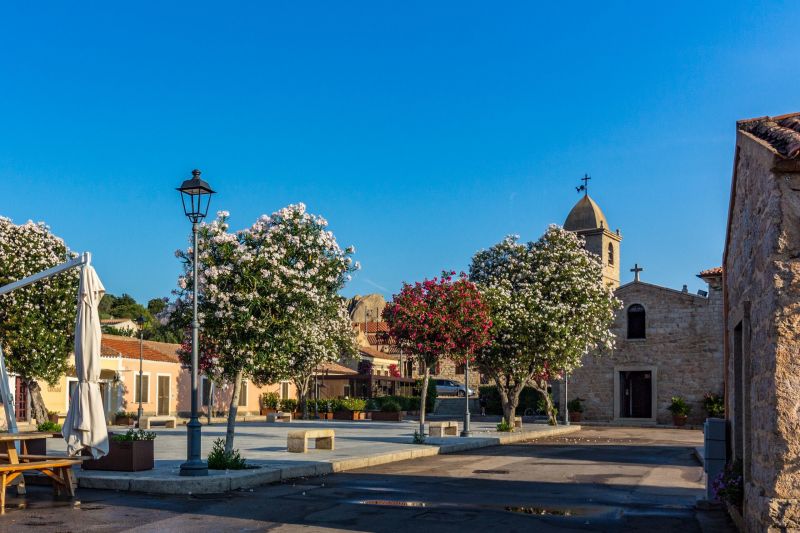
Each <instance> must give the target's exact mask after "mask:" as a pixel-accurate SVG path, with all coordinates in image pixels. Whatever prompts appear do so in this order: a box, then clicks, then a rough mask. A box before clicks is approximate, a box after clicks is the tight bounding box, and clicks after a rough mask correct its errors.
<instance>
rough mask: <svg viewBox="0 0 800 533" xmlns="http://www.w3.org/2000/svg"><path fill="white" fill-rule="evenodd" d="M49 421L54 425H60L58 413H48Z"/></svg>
mask: <svg viewBox="0 0 800 533" xmlns="http://www.w3.org/2000/svg"><path fill="white" fill-rule="evenodd" d="M47 419H48V420H49V421H50V422H52V423H53V424H58V413H53V414H50V413H47Z"/></svg>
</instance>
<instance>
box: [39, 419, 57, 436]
mask: <svg viewBox="0 0 800 533" xmlns="http://www.w3.org/2000/svg"><path fill="white" fill-rule="evenodd" d="M36 431H46V432H48V433H51V432H53V433H54V432H56V431H61V424H56V423H55V422H51V421H49V420H46V421H44V422H42V423H41V424H39V425H38V426H36Z"/></svg>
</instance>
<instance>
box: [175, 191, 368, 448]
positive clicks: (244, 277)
mask: <svg viewBox="0 0 800 533" xmlns="http://www.w3.org/2000/svg"><path fill="white" fill-rule="evenodd" d="M217 215H218V216H217V219H216V220H215V221H213V222H211V223H210V224H204V225H202V226H201V228H200V232H199V235H198V241H199V245H198V252H199V259H198V267H199V274H198V283H199V287H200V291H199V292H200V297H199V300H198V307H199V314H200V328H201V342H200V346H199V348H200V357H201V362H200V370H201V371H203V372H204V373H206V375H208V376H209V377H211V378H212V379H215V380H217V381H218V382H223V381H225V382H229V383H232V384H233V394H232V396H231V403H230V408H229V410H228V430H227V433H226V439H225V447H226V451H229V452H230V451H232V450H233V438H234V429H235V421H236V414H237V410H238V405H239V395H240V392H241V384H242V380H243V379H245V378H247V379H250V380H252V381H253V382H254V383H256V384H265V383H274V382H276V381H278V380H280V379H286V378H290V377H291V365H292V362H293V354H294V353H295V352H296V350H297V345H298V338H301V333H302V331H303V325H304V323H305V321H306V320H307V317H311V316H313V315H314V312H315V310H317V309H319V308H320V307H324V306H325V305H328V304H329V302H330V300H331V298H332V295H336V294H337V292H338V291H339V290H340V289H341V288H342V287H343V286H344V284H345V283H346V281H347V280H349V279H350V272H352V271H353V270H355V269H356V268H358V265H357V263H356V264H353V261H352V259H351V257H350V256H351V255H352V253H353V249H352V248H348V249H344V250H343V249H342V248H340V247H339V245H338V244H337V242H336V239H335V237H334V235H333V233H332V232H331V231H329V230H327V221H326V220H325V219H324V218H322V217H320V216H316V215H311V214H309V213H307V212H306V208H305V205H303V204H296V205H290V206H288V207H285V208H283V209H281V210H280V211H277V212H275V213H273V214H272V215H271V216H267V215H263V216H262V217H261V218H259V219H258V220H257V221H256V223H255V224H253V225H252V226H251V227H250V228H247V229H244V230H240V231H238V232H236V233H230V232H229V231H228V227H229V225H228V217H229V214H228V213H227V212H225V211H221V212H219V213H218V214H217ZM177 255H178V257H180V258H181V259H183V262H184V266H185V268H184V275H183V276H182V277H181V278H180V279H179V285H180V287H181V288H182V292H181V298H182V300H184V302H188V301H190V300H191V297H192V294H191V290H189V289H190V288H191V286H192V280H191V274H192V270H191V249H189V250H186V251H178V253H177ZM188 307H189V306H188V305H182V306H179V308H182V309H188ZM184 346H185V348H186V347H188V348H190V344H189V343H185V344H184ZM186 351H187V350H186V349H184V350H183V352H184V354H185V356H184V357H185V361H187V362H188V353H186Z"/></svg>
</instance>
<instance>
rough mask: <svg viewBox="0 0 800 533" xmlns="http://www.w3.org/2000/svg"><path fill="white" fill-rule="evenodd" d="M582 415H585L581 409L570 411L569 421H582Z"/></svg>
mask: <svg viewBox="0 0 800 533" xmlns="http://www.w3.org/2000/svg"><path fill="white" fill-rule="evenodd" d="M582 417H583V413H581V412H580V411H570V412H569V421H570V422H580V421H581V418H582Z"/></svg>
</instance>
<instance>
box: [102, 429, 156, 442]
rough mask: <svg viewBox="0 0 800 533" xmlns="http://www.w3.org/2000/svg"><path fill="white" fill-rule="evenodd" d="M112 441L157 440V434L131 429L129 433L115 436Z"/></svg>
mask: <svg viewBox="0 0 800 533" xmlns="http://www.w3.org/2000/svg"><path fill="white" fill-rule="evenodd" d="M111 440H114V441H116V442H130V441H134V440H156V434H155V433H153V432H152V431H145V430H143V429H129V430H128V432H127V433H120V434H117V435H113V436H112V437H111Z"/></svg>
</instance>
